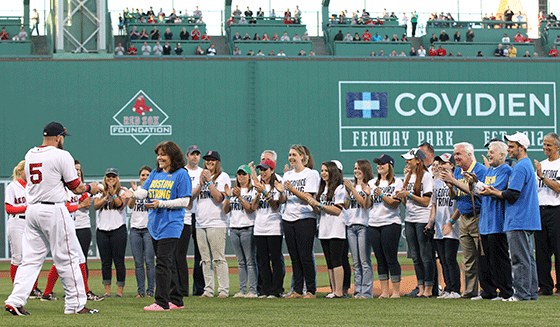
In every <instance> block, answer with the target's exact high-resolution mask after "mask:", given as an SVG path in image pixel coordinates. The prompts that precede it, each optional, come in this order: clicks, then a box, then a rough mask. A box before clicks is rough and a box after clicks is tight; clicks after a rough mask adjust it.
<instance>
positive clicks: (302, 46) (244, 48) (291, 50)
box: [233, 41, 313, 56]
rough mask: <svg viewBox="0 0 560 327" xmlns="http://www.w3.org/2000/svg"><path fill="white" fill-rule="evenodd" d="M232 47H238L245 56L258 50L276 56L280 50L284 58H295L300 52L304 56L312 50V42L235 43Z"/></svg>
mask: <svg viewBox="0 0 560 327" xmlns="http://www.w3.org/2000/svg"><path fill="white" fill-rule="evenodd" d="M233 46H234V47H238V48H239V50H240V51H241V55H243V56H244V55H247V53H249V50H253V52H254V53H255V54H257V52H258V51H259V50H262V52H263V54H264V55H268V54H269V53H270V51H271V50H272V51H274V53H275V54H278V52H279V51H280V50H282V51H283V52H284V53H285V54H286V56H297V55H298V53H299V52H300V50H303V51H305V53H306V54H309V51H311V50H312V49H313V43H312V42H293V41H287V42H283V41H261V42H257V41H236V42H233Z"/></svg>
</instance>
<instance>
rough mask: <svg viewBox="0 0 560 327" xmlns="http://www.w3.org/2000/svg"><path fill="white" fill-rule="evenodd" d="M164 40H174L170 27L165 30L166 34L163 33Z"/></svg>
mask: <svg viewBox="0 0 560 327" xmlns="http://www.w3.org/2000/svg"><path fill="white" fill-rule="evenodd" d="M163 38H164V39H166V40H173V32H171V29H170V28H169V27H168V28H166V29H165V33H163Z"/></svg>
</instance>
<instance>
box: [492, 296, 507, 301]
mask: <svg viewBox="0 0 560 327" xmlns="http://www.w3.org/2000/svg"><path fill="white" fill-rule="evenodd" d="M503 299H504V298H503V297H501V296H496V297H495V298H493V299H490V300H492V301H502V300H503Z"/></svg>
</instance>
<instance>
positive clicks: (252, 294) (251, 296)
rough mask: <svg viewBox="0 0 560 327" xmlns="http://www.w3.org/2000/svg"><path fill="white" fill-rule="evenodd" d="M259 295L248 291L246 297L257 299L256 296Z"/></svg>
mask: <svg viewBox="0 0 560 327" xmlns="http://www.w3.org/2000/svg"><path fill="white" fill-rule="evenodd" d="M258 297H259V296H258V295H257V294H255V293H247V295H245V298H246V299H256V298H258Z"/></svg>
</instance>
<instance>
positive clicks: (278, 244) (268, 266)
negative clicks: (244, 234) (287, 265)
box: [255, 236, 285, 296]
mask: <svg viewBox="0 0 560 327" xmlns="http://www.w3.org/2000/svg"><path fill="white" fill-rule="evenodd" d="M255 244H256V246H257V265H258V267H259V269H258V271H259V277H260V278H259V279H260V280H261V281H262V295H274V296H281V295H282V293H284V275H285V271H284V262H283V260H282V236H255Z"/></svg>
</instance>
